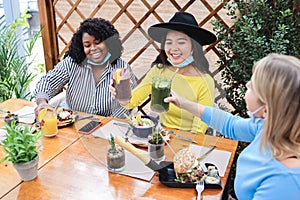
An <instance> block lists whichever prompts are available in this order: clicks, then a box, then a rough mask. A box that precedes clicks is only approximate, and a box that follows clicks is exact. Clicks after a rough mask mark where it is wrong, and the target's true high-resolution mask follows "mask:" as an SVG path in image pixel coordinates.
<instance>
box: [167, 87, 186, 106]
mask: <svg viewBox="0 0 300 200" xmlns="http://www.w3.org/2000/svg"><path fill="white" fill-rule="evenodd" d="M164 102H166V103H173V104H174V105H175V106H178V107H179V108H181V106H180V105H182V103H183V102H184V99H183V98H182V97H181V96H179V95H178V94H176V93H175V92H174V91H173V90H171V96H170V97H167V98H165V99H164Z"/></svg>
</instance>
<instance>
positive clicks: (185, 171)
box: [173, 148, 220, 184]
mask: <svg viewBox="0 0 300 200" xmlns="http://www.w3.org/2000/svg"><path fill="white" fill-rule="evenodd" d="M173 162H174V170H175V172H176V179H175V181H176V182H179V183H197V182H199V181H205V183H206V184H219V183H220V176H219V173H218V170H217V168H216V166H214V165H212V164H207V165H208V167H205V168H207V171H206V170H203V168H201V163H200V162H199V161H198V160H197V158H196V156H195V154H194V152H192V151H191V150H190V149H189V148H185V149H182V150H180V151H179V152H178V153H177V154H176V155H175V156H174V160H173Z"/></svg>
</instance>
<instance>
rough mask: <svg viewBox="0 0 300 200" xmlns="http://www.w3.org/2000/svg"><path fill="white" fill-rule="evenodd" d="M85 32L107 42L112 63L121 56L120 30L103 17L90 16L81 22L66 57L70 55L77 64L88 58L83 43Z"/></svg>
mask: <svg viewBox="0 0 300 200" xmlns="http://www.w3.org/2000/svg"><path fill="white" fill-rule="evenodd" d="M83 33H88V34H89V35H91V36H94V37H95V39H96V40H99V41H100V42H103V41H104V42H105V44H106V46H107V48H108V51H109V52H110V53H111V57H110V59H109V61H110V63H113V64H114V63H115V62H116V60H117V59H118V58H120V57H121V55H122V52H123V46H122V43H121V40H120V36H119V32H118V31H117V30H116V29H115V27H114V26H113V25H112V24H111V23H110V22H109V21H108V20H105V19H102V18H90V19H86V20H85V21H83V22H81V24H80V27H79V28H78V30H77V31H76V33H74V34H73V37H72V40H71V45H70V47H69V50H68V51H67V52H66V54H65V56H64V57H66V56H70V57H71V58H72V59H73V60H74V61H75V62H76V63H77V64H80V63H81V62H82V61H83V60H84V59H85V58H86V54H85V53H84V50H83V44H82V35H83Z"/></svg>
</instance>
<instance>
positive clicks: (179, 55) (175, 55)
mask: <svg viewBox="0 0 300 200" xmlns="http://www.w3.org/2000/svg"><path fill="white" fill-rule="evenodd" d="M171 56H172V57H181V54H175V53H172V54H171Z"/></svg>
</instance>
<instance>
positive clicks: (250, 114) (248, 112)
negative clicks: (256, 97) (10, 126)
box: [247, 105, 264, 120]
mask: <svg viewBox="0 0 300 200" xmlns="http://www.w3.org/2000/svg"><path fill="white" fill-rule="evenodd" d="M263 107H264V105H263V106H260V107H259V108H257V109H256V110H255V111H254V112H251V111H249V110H248V111H247V115H248V116H249V117H250V118H251V119H252V120H255V118H256V117H255V114H256V113H258V112H259V111H260V110H261V109H262V108H263Z"/></svg>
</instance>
